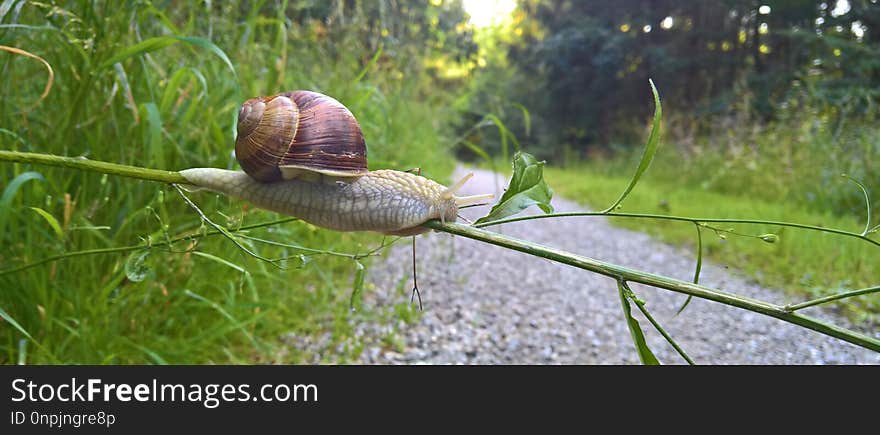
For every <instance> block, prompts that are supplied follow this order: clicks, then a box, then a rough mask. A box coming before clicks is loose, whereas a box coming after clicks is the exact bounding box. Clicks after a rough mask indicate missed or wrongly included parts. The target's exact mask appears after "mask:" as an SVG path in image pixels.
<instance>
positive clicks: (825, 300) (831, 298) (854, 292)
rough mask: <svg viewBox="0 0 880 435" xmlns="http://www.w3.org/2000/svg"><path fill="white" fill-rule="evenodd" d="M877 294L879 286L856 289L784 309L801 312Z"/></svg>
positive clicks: (787, 306)
mask: <svg viewBox="0 0 880 435" xmlns="http://www.w3.org/2000/svg"><path fill="white" fill-rule="evenodd" d="M878 292H880V285H878V286H876V287H867V288H863V289H858V290H850V291H846V292H841V293H835V294H833V295H829V296H825V297H821V298H817V299H813V300H809V301H806V302H801V303H799V304H792V305H786V306H785V309H786V310H788V311H797V310H802V309H804V308H807V307H812V306H814V305H819V304H825V303H828V302H832V301H836V300H839V299H844V298H851V297H853V296H861V295H867V294H871V293H878Z"/></svg>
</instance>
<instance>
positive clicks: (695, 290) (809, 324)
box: [424, 220, 880, 352]
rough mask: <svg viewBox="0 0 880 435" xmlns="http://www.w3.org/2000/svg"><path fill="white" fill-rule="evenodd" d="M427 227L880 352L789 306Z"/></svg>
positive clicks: (484, 235)
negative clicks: (762, 316)
mask: <svg viewBox="0 0 880 435" xmlns="http://www.w3.org/2000/svg"><path fill="white" fill-rule="evenodd" d="M424 226H425V227H428V228H432V229H435V230H438V231H443V232H446V233H450V234H455V235H458V236H462V237H467V238H469V239H474V240H478V241H481V242H485V243H489V244H492V245H496V246H501V247H504V248H507V249H512V250H515V251H519V252H524V253H526V254H529V255H534V256H536V257H541V258H545V259H548V260H552V261H556V262H559V263H562V264H567V265H569V266H574V267H577V268H579V269H584V270H589V271H591V272H595V273H598V274H600V275H605V276H608V277H611V278H614V279H615V280H618V281H620V280H624V281H630V282H637V283H640V284H645V285H649V286H652V287H657V288H662V289H666V290H670V291H674V292H676V293H682V294H686V295H691V296H695V297H698V298H702V299H708V300H710V301H715V302H719V303H722V304H725V305H730V306H733V307H737V308H742V309H745V310H749V311H752V312H755V313H760V314H764V315H767V316H770V317H775V318H777V319H780V320H784V321H786V322H789V323H794V324H796V325H800V326H803V327H805V328H808V329H812V330H814V331H816V332H820V333H822V334H825V335H829V336H832V337H836V338H839V339H841V340H844V341H848V342H850V343H853V344H856V345H859V346H862V347H865V348H868V349H871V350H873V351H875V352H880V340H878V339H876V338H873V337H869V336H867V335H864V334H860V333H858V332H854V331H850V330H848V329H846V328H842V327H839V326H836V325H832V324H829V323H825V322H822V321H820V320H817V319H814V318H812V317H808V316H804V315H801V314H797V313H793V312H790V311H789V310H787V309H786V308H785V307H783V306H780V305H776V304H771V303H769V302H764V301H759V300H757V299H752V298H748V297H745V296H739V295H736V294H733V293H728V292H725V291H722V290H715V289H711V288H708V287H704V286H702V285H699V284H694V283H690V282H686V281H681V280H678V279H674V278H669V277H665V276H660V275H654V274H652V273H647V272H642V271H639V270H634V269H630V268H627V267H623V266H618V265H616V264H611V263H606V262H604V261H600V260H596V259H593V258H589V257H584V256H581V255H577V254H574V253H571V252H566V251H563V250H560V249H556V248H551V247H548V246H543V245H540V244H537V243H533V242H527V241H524V240H520V239H517V238H514V237H510V236H507V235H502V234H497V233H493V232H491V231H486V230H483V229H480V228H475V227H472V226H467V225H462V224H456V223H445V224H444V223H441V222H440V221H437V220H432V221H428V222H426V223H425V224H424Z"/></svg>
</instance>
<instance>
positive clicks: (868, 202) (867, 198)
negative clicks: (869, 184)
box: [841, 174, 876, 236]
mask: <svg viewBox="0 0 880 435" xmlns="http://www.w3.org/2000/svg"><path fill="white" fill-rule="evenodd" d="M841 176H843V177H846V178H848V179H849V181H852V182H853V183H856V186H859V189H861V190H862V194H864V195H865V208H867V209H868V211H867V215H868V217H867V220H868V221H867V222H865V231H862V235H863V236H866V235H868V233H870V232H871V231H872V229H871V196H870V195H868V189H867V188H865V185H864V184H862V182H861V181H859V180H856V179H855V178H853V177H850V176H849V175H847V174H841ZM874 229H876V227H875V228H874Z"/></svg>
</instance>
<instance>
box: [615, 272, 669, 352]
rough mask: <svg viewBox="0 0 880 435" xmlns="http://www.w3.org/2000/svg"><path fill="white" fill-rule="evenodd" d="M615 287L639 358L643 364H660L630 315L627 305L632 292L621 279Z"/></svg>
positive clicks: (640, 329)
mask: <svg viewBox="0 0 880 435" xmlns="http://www.w3.org/2000/svg"><path fill="white" fill-rule="evenodd" d="M617 289H618V290H619V292H620V304H621V305H622V306H623V315H624V317H625V318H626V324H627V326H629V332H630V334H631V335H632V339H633V344H634V345H635V346H636V352H638V354H639V359H640V360H641V361H642V364H645V365H652V366H653V365H660V361H658V360H657V357H656V356H654V353H653V352H651V349H650V348H648V343H647V342H646V341H645V334H644V333H643V332H642V327H641V326H640V325H639V321H638V320H636V319H635V318H634V317H633V316H632V308H631V307H630V305H629V298H631V297H632V296H633V295H632V293H631V292H629V291H628V290H627V288H626V286H625V284H624V283H623V281H618V282H617Z"/></svg>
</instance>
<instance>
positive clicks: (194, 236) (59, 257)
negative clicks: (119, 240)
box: [0, 217, 298, 276]
mask: <svg viewBox="0 0 880 435" xmlns="http://www.w3.org/2000/svg"><path fill="white" fill-rule="evenodd" d="M295 220H298V219H297V218H294V217H290V218H284V219H276V220H274V221H270V222H261V223H258V224H252V225H245V226H242V227H239V228H236V229H232V230H228V231H229V232H231V233H234V232H238V231H245V230H252V229H255V228H262V227H268V226H272V225H279V224H283V223H287V222H291V221H295ZM217 234H221V233H220V231H216V230H215V231H209V232H206V233H196V234H187V235H183V236H177V237H174V238H173V239H170V240H167V241H163V242H155V243H144V244H139V245H130V246H119V247H116V248H99V249H86V250H83V251H75V252H65V253H64V254H59V255H53V256H51V257H46V258H43V259H40V260H37V261H34V262H32V263H27V264H23V265H21V266H16V267H11V268H9V269H3V270H0V276H2V275H6V274H10V273H15V272H20V271H22V270H27V269H30V268H33V267H37V266H40V265H43V264H46V263H51V262H53V261H58V260H64V259H67V258H73V257H79V256H82V255H95V254H110V253H114V252H130V251H137V250H138V249H149V248H154V247H159V246H168V245H171V244H174V243H177V242H180V241H183V240H195V239H200V238H202V237H207V236H215V235H217Z"/></svg>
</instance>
